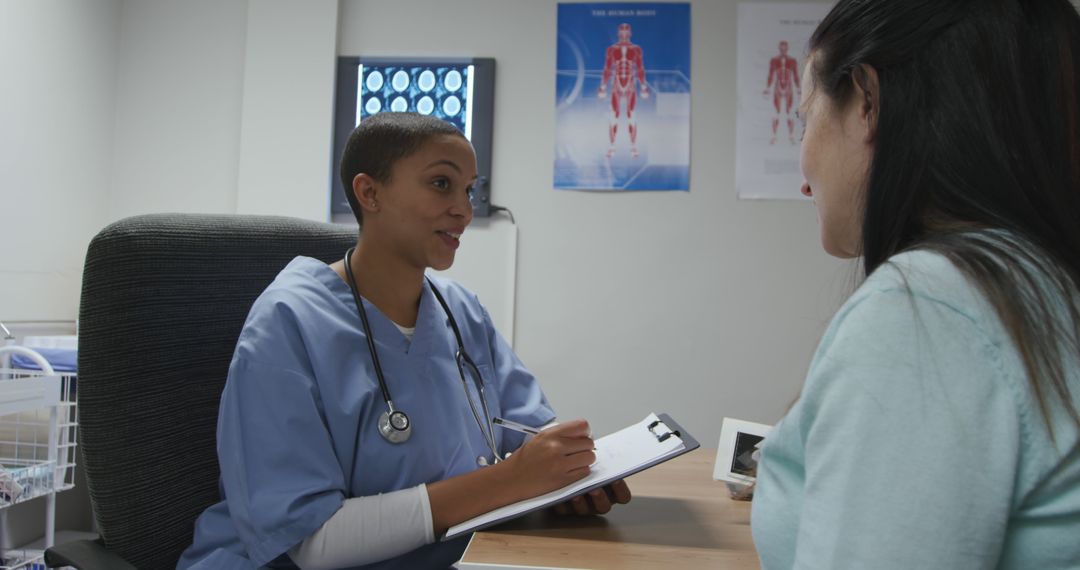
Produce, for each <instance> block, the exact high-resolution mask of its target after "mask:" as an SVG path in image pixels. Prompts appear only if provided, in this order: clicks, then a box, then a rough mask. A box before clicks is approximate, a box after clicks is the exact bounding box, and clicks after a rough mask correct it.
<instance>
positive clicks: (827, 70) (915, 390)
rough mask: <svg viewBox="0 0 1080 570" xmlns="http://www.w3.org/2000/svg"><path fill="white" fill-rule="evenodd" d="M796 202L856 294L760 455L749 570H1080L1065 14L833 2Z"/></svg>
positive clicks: (1075, 239)
mask: <svg viewBox="0 0 1080 570" xmlns="http://www.w3.org/2000/svg"><path fill="white" fill-rule="evenodd" d="M809 48H810V56H809V58H808V59H807V62H806V67H805V71H804V76H803V81H802V85H803V92H802V101H801V104H800V107H799V116H800V117H802V118H803V119H804V120H805V136H804V138H803V142H802V155H801V166H802V172H803V176H804V177H805V183H804V184H803V187H802V191H803V193H804V194H805V195H807V196H809V197H812V198H813V199H814V203H815V205H816V207H817V212H818V219H819V222H820V226H821V242H822V245H823V246H824V249H825V250H826V251H827V252H828V253H830V254H832V255H834V256H837V257H843V258H855V257H858V258H861V262H862V266H863V268H864V269H865V273H866V279H865V281H864V282H863V283H862V285H861V286H860V287H859V289H858V290H857V291H856V292H855V293H854V294H853V295H852V296H851V298H850V299H848V300H847V302H846V303H845V304H844V306H843V307H842V308H841V309H840V310H839V312H838V313H837V314H836V316H835V318H834V319H833V321H832V323H831V324H830V325H829V328H828V330H827V331H826V332H825V334H824V336H823V337H822V340H821V343H820V345H819V347H818V350H817V353H816V354H815V355H814V360H813V362H812V363H811V365H810V371H809V375H808V376H807V379H806V383H805V385H804V387H803V390H802V395H801V396H800V398H799V400H798V402H797V403H795V404H794V406H793V407H792V408H791V409H790V410H789V412H788V414H787V416H786V417H785V418H784V419H783V420H782V421H781V422H780V423H779V424H777V425H776V426H775V427H774V428H773V430H772V432H771V433H770V434H769V436H768V438H767V439H766V441H765V444H764V445H763V447H762V458H761V463H760V465H759V467H758V479H757V488H756V490H755V493H754V504H753V507H754V510H753V532H754V543H755V545H756V547H757V550H758V553H759V555H760V557H761V563H762V564H761V566H762V568H764V569H765V570H774V569H778V570H787V569H790V568H830V569H844V568H860V569H861V568H873V569H875V570H892V569H897V570H899V569H910V568H964V569H993V568H996V569H1005V568H1015V569H1032V568H1038V569H1040V570H1049V569H1065V568H1070V569H1076V568H1078V567H1080V223H1078V221H1080V16H1078V14H1077V10H1076V8H1075V7H1074V6H1072V5H1070V3H1069V2H1068V0H905V1H902V2H900V1H896V0H840V1H839V2H837V3H836V6H835V7H833V9H832V10H831V11H830V12H829V14H828V15H827V16H826V17H825V19H824V20H823V21H822V22H821V23H820V24H819V26H818V28H817V30H816V31H815V32H814V34H813V36H812V37H811V40H810V45H809Z"/></svg>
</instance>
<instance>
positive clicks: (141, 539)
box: [78, 214, 356, 568]
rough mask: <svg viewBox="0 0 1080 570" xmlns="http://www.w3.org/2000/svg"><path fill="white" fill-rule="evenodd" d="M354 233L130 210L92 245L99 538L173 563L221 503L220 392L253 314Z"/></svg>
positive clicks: (85, 370)
mask: <svg viewBox="0 0 1080 570" xmlns="http://www.w3.org/2000/svg"><path fill="white" fill-rule="evenodd" d="M355 242H356V229H355V228H352V227H345V226H335V225H331V224H325V223H317V222H310V221H306V220H299V219H293V218H283V217H270V216H229V215H192V214H160V215H146V216H136V217H132V218H127V219H124V220H121V221H119V222H116V223H114V224H112V225H110V226H108V227H106V228H105V229H103V230H102V231H101V232H100V233H99V234H98V235H97V236H96V237H95V238H94V239H93V240H92V241H91V243H90V247H89V249H88V251H87V255H86V265H85V268H84V271H83V283H82V301H81V304H80V309H79V357H78V358H79V362H78V364H79V377H78V399H79V419H80V423H81V426H80V431H79V435H80V438H81V446H80V450H81V453H82V460H83V465H84V466H85V473H86V478H87V486H88V489H89V493H90V499H91V502H92V504H93V507H94V513H95V517H96V520H97V523H98V527H99V530H100V532H101V537H102V540H103V541H104V545H105V547H106V548H108V549H109V550H110V551H112V552H115V553H116V554H118V555H120V556H122V557H123V558H125V559H126V560H128V561H129V562H130V563H132V564H133V565H135V566H136V567H138V568H174V567H175V566H176V561H177V559H178V558H179V556H180V553H181V552H182V551H183V549H184V548H186V547H187V545H188V544H190V542H191V537H192V530H193V523H194V521H195V518H196V517H197V516H198V515H199V514H200V513H201V512H202V511H203V510H204V509H205V508H206V507H207V506H209V505H210V504H212V503H214V502H216V501H218V500H219V494H218V481H217V480H218V474H219V470H218V462H217V454H216V442H215V430H216V425H217V412H218V400H219V398H220V395H221V389H222V387H223V385H224V383H225V376H226V373H227V371H228V366H229V361H230V360H231V358H232V353H233V349H234V347H235V344H236V340H237V337H238V336H239V333H240V329H241V327H242V326H243V324H244V320H245V318H246V316H247V312H248V310H249V309H250V308H251V304H252V302H253V301H254V300H255V298H256V297H257V296H258V295H259V293H260V292H261V291H262V290H263V289H264V288H265V287H266V286H267V285H268V284H269V283H270V282H271V281H272V280H273V278H274V276H275V275H276V274H277V273H278V272H279V271H280V270H281V269H282V268H283V267H285V265H286V264H287V263H288V262H289V261H290V260H291V259H292V258H293V257H295V256H297V255H306V256H309V257H314V258H317V259H321V260H323V261H326V262H330V261H333V260H336V259H341V257H342V256H343V255H344V253H345V250H346V249H347V248H348V247H349V246H350V245H353V244H355Z"/></svg>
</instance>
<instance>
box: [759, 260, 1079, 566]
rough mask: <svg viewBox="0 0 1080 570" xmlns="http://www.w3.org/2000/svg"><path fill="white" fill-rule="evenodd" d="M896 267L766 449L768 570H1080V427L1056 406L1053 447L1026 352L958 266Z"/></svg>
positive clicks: (854, 313)
mask: <svg viewBox="0 0 1080 570" xmlns="http://www.w3.org/2000/svg"><path fill="white" fill-rule="evenodd" d="M890 261H891V263H887V264H883V265H882V266H881V267H880V268H879V269H878V270H877V271H875V272H874V274H873V275H871V276H870V277H869V278H868V279H867V280H866V282H865V283H864V284H863V285H862V286H861V287H860V288H859V290H858V291H856V293H855V294H854V295H853V296H852V297H851V298H850V299H849V300H848V302H847V303H845V305H844V306H843V307H842V308H841V309H840V311H839V312H838V313H837V315H836V317H835V318H834V319H833V321H832V323H831V324H830V326H829V328H828V330H827V331H826V333H825V336H824V337H823V339H822V341H821V344H820V346H819V347H818V350H817V353H816V355H815V356H814V360H813V363H812V364H811V366H810V372H809V375H808V377H807V380H806V384H805V386H804V388H803V393H802V395H801V397H800V399H799V401H798V402H797V403H796V404H795V405H794V407H792V409H791V410H790V412H789V413H788V414H787V416H786V417H785V418H784V419H783V420H782V421H781V422H780V423H779V424H777V425H776V427H775V428H774V429H773V431H772V433H771V434H770V436H769V437H768V439H767V440H766V443H765V445H764V446H763V450H762V460H761V464H760V468H759V474H758V483H757V488H756V490H755V496H754V503H753V521H752V524H753V533H754V542H755V544H756V546H757V550H758V553H759V555H760V557H761V562H762V567H763V568H764V569H765V570H774V569H781V568H783V569H786V568H822V569H833V570H835V569H841V568H867V569H874V570H888V569H893V568H895V569H901V568H902V569H905V570H907V569H916V568H918V569H923V568H948V569H969V568H1024V569H1038V570H1049V569H1056V568H1080V443H1078V442H1080V433H1078V430H1077V428H1076V426H1075V425H1074V424H1073V423H1072V422H1071V420H1070V419H1069V418H1068V416H1066V415H1065V413H1064V411H1063V410H1062V409H1060V407H1059V408H1058V409H1055V410H1054V411H1053V424H1054V430H1055V432H1054V435H1055V438H1056V439H1053V440H1052V439H1051V437H1050V435H1049V432H1048V431H1047V429H1046V427H1045V423H1044V421H1043V419H1042V416H1041V415H1040V412H1039V407H1038V404H1037V402H1036V400H1035V398H1034V395H1033V393H1032V392H1031V388H1030V387H1029V384H1028V380H1027V376H1026V372H1025V370H1024V367H1023V365H1022V362H1021V360H1020V358H1019V355H1018V353H1017V351H1016V349H1015V345H1014V344H1013V343H1012V342H1011V340H1010V339H1009V337H1008V335H1007V333H1006V331H1005V329H1004V328H1003V327H1002V324H1001V322H1000V320H999V319H998V317H997V314H996V313H995V312H994V311H993V309H992V308H991V307H990V305H989V304H988V303H987V302H986V301H985V300H984V298H983V297H982V296H981V295H980V294H979V293H978V292H977V291H976V290H975V289H974V288H973V286H972V285H970V284H969V282H968V281H967V280H966V279H965V278H964V277H963V276H962V275H961V273H960V272H959V271H958V270H957V269H956V268H955V267H954V266H953V265H952V264H951V263H950V262H949V261H947V260H946V259H945V258H944V257H942V256H940V255H937V254H933V253H928V252H909V253H905V254H901V255H897V256H895V257H894V258H893V259H891V260H890ZM898 268H899V269H900V271H898ZM1068 358H1069V360H1068V361H1067V363H1066V367H1067V368H1066V370H1067V372H1068V375H1069V380H1068V381H1069V388H1070V389H1071V391H1072V396H1073V404H1074V405H1075V406H1077V407H1080V364H1078V362H1080V355H1077V354H1076V352H1075V350H1073V351H1072V352H1070V353H1069V356H1068Z"/></svg>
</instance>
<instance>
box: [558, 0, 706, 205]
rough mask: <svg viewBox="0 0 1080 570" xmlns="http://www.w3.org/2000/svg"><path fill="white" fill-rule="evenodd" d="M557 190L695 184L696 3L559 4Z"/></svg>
mask: <svg viewBox="0 0 1080 570" xmlns="http://www.w3.org/2000/svg"><path fill="white" fill-rule="evenodd" d="M555 117H556V126H555V165H554V175H555V176H554V183H555V188H557V189H578V190H689V188H690V4H688V3H663V4H650V3H642V4H639V3H633V4H597V3H593V4H559V15H558V51H557V54H556V79H555Z"/></svg>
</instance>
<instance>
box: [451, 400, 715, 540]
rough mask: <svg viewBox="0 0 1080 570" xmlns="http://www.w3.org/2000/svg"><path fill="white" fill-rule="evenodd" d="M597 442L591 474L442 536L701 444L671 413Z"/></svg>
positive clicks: (546, 503) (509, 516) (541, 505)
mask: <svg viewBox="0 0 1080 570" xmlns="http://www.w3.org/2000/svg"><path fill="white" fill-rule="evenodd" d="M596 446H597V462H596V463H594V464H593V467H594V471H593V473H590V474H589V476H588V477H586V478H584V479H582V480H581V481H576V482H574V483H571V484H569V485H567V486H565V487H562V488H560V489H556V490H554V491H551V492H550V493H545V494H544V495H540V496H539V497H533V498H531V499H526V500H524V501H519V502H517V503H513V504H510V505H506V506H504V507H500V508H498V509H495V510H492V511H489V512H487V513H484V514H482V515H480V516H478V517H475V518H472V519H470V520H467V521H465V522H463V523H460V524H457V525H454V526H452V527H450V529H449V530H447V532H446V534H445V535H443V537H442V538H441V539H440V540H443V541H446V540H453V539H455V538H458V537H460V536H462V535H465V534H468V533H471V532H476V531H478V530H482V529H485V528H488V527H491V526H495V525H497V524H500V523H504V522H506V521H509V520H513V519H516V518H518V517H520V516H523V515H526V514H529V513H531V512H534V511H538V510H540V509H545V508H547V507H550V506H552V505H556V504H558V503H561V502H563V501H565V500H567V499H570V498H572V497H576V496H578V495H583V494H585V493H588V492H589V491H592V490H593V489H598V488H600V487H603V486H605V485H608V484H611V483H612V482H614V481H617V480H619V479H625V478H626V477H629V476H631V475H633V474H635V473H639V472H641V471H644V470H646V469H648V468H650V467H654V466H656V465H659V464H661V463H663V462H665V461H668V460H669V459H674V458H676V457H678V456H680V455H683V454H684V453H687V452H690V451H693V450H695V449H697V448H699V447H701V444H699V443H698V441H697V440H696V439H694V437H693V436H692V435H690V433H689V432H687V431H686V430H685V429H683V427H682V426H680V425H679V424H678V422H676V421H675V420H674V419H673V418H672V417H671V416H670V415H669V414H649V415H648V416H646V417H645V419H644V420H642V421H640V422H637V423H635V424H631V425H629V426H627V427H625V428H623V429H621V430H619V431H617V432H615V433H612V434H609V435H606V436H604V437H602V438H600V439H597V440H596ZM646 446H647V447H646Z"/></svg>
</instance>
